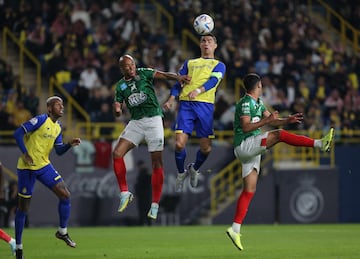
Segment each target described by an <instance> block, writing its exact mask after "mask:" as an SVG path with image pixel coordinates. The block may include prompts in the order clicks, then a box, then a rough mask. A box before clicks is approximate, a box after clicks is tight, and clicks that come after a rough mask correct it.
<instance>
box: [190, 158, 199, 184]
mask: <svg viewBox="0 0 360 259" xmlns="http://www.w3.org/2000/svg"><path fill="white" fill-rule="evenodd" d="M187 168H188V171H189V172H190V184H191V187H193V188H195V187H197V186H198V182H199V174H200V173H199V170H195V169H194V163H191V164H188V166H187Z"/></svg>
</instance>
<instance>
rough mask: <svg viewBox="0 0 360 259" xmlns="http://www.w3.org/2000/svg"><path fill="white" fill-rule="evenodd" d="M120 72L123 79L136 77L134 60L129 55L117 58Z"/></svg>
mask: <svg viewBox="0 0 360 259" xmlns="http://www.w3.org/2000/svg"><path fill="white" fill-rule="evenodd" d="M119 65H120V71H121V73H122V74H123V75H124V77H125V79H126V80H128V79H131V78H134V77H135V75H136V65H135V60H134V59H133V57H132V56H130V55H123V56H121V57H120V58H119Z"/></svg>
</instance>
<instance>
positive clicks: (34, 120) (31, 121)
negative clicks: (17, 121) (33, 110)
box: [30, 117, 38, 125]
mask: <svg viewBox="0 0 360 259" xmlns="http://www.w3.org/2000/svg"><path fill="white" fill-rule="evenodd" d="M30 123H31V124H32V125H35V124H36V123H38V119H37V118H36V117H35V118H32V119H31V120H30Z"/></svg>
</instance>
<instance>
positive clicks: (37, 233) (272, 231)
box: [0, 224, 360, 259]
mask: <svg viewBox="0 0 360 259" xmlns="http://www.w3.org/2000/svg"><path fill="white" fill-rule="evenodd" d="M227 227H228V226H219V225H216V226H175V227H174V226H169V227H167V226H166V227H165V226H151V227H83V228H72V227H70V228H69V233H70V235H71V237H72V238H73V239H74V240H75V241H76V242H77V245H78V246H77V248H75V249H73V248H70V247H67V246H66V245H65V243H64V242H63V241H61V240H57V239H56V238H55V237H54V233H55V231H56V228H27V229H25V231H24V235H23V243H24V256H25V258H26V259H33V258H34V259H41V258H52V259H70V258H79V259H80V258H87V259H89V258H90V259H93V258H94V259H101V258H106V259H107V258H109V259H111V258H114V259H119V258H124V259H126V258H139V259H142V258H144V259H145V258H164V259H186V258H189V259H190V258H191V259H192V258H217V259H223V258H224V259H225V258H276V259H278V258H306V259H308V258H316V259H320V258H324V259H325V258H326V259H329V258H337V259H338V258H344V259H345V258H346V259H348V258H360V224H309V225H302V224H299V225H244V226H243V227H242V244H243V246H244V250H243V251H238V250H237V249H236V248H235V247H234V246H233V244H232V243H231V241H230V239H229V238H228V237H227V235H226V233H225V230H226V228H227ZM5 230H6V231H8V233H10V234H13V233H14V230H13V229H5ZM0 258H1V259H7V258H14V257H13V256H11V255H10V248H9V246H8V244H6V243H5V242H1V243H0Z"/></svg>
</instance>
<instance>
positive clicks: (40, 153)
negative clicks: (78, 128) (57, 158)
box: [14, 96, 80, 259]
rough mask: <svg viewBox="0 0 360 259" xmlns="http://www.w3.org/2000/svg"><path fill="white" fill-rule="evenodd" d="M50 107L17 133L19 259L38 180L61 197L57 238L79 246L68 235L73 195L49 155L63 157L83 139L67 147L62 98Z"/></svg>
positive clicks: (50, 101) (52, 101) (50, 102)
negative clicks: (62, 122) (71, 195)
mask: <svg viewBox="0 0 360 259" xmlns="http://www.w3.org/2000/svg"><path fill="white" fill-rule="evenodd" d="M46 106H47V113H44V114H41V115H38V116H35V117H34V118H32V119H31V120H29V121H27V122H25V123H23V124H22V125H21V126H20V127H19V128H17V129H16V130H15V132H14V137H15V139H16V143H17V145H18V147H19V148H20V150H21V153H22V154H21V156H20V157H19V160H18V164H17V175H18V190H19V191H18V208H17V210H16V215H15V239H16V259H21V258H23V245H22V233H23V230H24V225H25V217H26V214H27V213H28V210H29V207H30V200H31V196H32V193H33V190H34V185H35V180H39V181H40V182H41V183H42V184H44V185H45V186H46V187H48V188H49V189H50V190H52V191H53V192H54V193H55V194H56V196H57V197H58V198H59V204H58V212H59V218H60V224H59V229H58V231H57V232H56V233H55V236H56V237H57V238H58V239H61V240H63V241H64V242H65V243H66V244H67V245H68V246H70V247H76V243H75V242H74V241H73V240H71V238H70V236H69V235H68V233H67V223H68V220H69V216H70V207H71V205H70V192H69V190H68V189H67V188H66V186H65V183H64V180H63V179H62V177H61V175H60V174H59V173H58V172H57V171H56V170H55V168H54V167H53V166H52V164H51V162H50V160H49V154H50V152H51V150H52V149H53V148H55V151H56V154H58V155H62V154H64V153H65V152H66V151H68V150H69V149H70V147H72V146H76V145H79V144H80V139H79V138H73V139H71V140H70V141H69V142H68V143H67V144H64V143H63V140H62V133H61V125H60V123H59V121H58V119H59V118H60V117H62V116H63V114H64V105H63V100H62V99H61V98H60V97H58V96H52V97H49V98H48V99H47V101H46Z"/></svg>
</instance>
